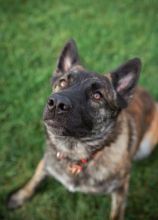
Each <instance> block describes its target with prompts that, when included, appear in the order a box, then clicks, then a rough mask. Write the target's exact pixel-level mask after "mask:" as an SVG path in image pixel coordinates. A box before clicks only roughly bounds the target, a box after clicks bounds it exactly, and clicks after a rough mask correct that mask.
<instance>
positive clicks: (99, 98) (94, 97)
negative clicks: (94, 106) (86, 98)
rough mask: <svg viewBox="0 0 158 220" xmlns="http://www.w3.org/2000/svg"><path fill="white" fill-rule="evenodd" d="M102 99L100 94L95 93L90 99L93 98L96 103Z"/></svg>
mask: <svg viewBox="0 0 158 220" xmlns="http://www.w3.org/2000/svg"><path fill="white" fill-rule="evenodd" d="M102 97H103V96H102V94H101V93H100V92H95V93H93V94H92V98H93V99H94V100H96V101H99V100H101V98H102Z"/></svg>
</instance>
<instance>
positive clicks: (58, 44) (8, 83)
mask: <svg viewBox="0 0 158 220" xmlns="http://www.w3.org/2000/svg"><path fill="white" fill-rule="evenodd" d="M157 12H158V1H157V0H151V1H149V0H142V1H133V0H126V1H121V0H116V1H108V0H100V1H99V0H98V1H92V0H85V1H82V0H78V1H73V0H68V1H65V2H64V1H57V0H47V1H42V0H32V1H31V0H21V1H20V0H15V1H11V0H5V1H4V0H0V62H1V64H0V103H1V105H0V109H1V111H0V123H1V126H0V129H1V132H0V134H1V137H0V220H21V219H23V220H101V219H108V215H109V209H110V198H108V197H105V198H104V196H91V195H83V194H80V193H77V194H71V193H69V192H67V190H66V189H64V187H63V186H61V184H59V183H58V182H56V181H55V180H53V179H49V180H48V181H47V182H46V183H45V184H43V185H42V186H41V188H40V190H39V192H38V193H37V195H36V196H35V197H34V198H33V199H32V200H31V201H30V202H28V203H26V205H25V206H23V207H22V208H20V209H18V210H16V211H8V210H7V209H6V207H5V200H6V197H7V195H8V193H9V192H10V191H11V190H13V189H14V188H16V187H18V186H20V185H21V184H23V183H24V182H25V181H26V179H28V178H29V177H31V175H32V173H33V171H34V169H35V167H36V165H37V163H38V161H39V160H40V158H41V157H42V155H43V151H44V145H45V137H44V132H43V125H42V111H43V107H44V105H45V101H46V99H47V97H48V96H49V94H50V91H51V86H50V78H51V74H52V71H53V69H54V68H55V64H56V59H57V57H58V54H59V51H60V49H61V48H62V46H63V44H64V43H65V42H66V41H67V40H68V39H69V38H71V37H73V38H74V39H75V40H76V41H77V43H78V48H79V50H80V54H81V57H82V59H83V60H84V63H86V66H87V68H89V69H90V70H95V71H97V72H100V73H105V72H108V71H109V70H111V69H114V68H115V67H117V66H118V65H119V64H121V63H122V62H124V61H125V60H127V59H129V58H132V57H134V56H138V57H140V58H141V59H142V63H143V68H142V75H141V79H140V84H141V85H143V86H144V87H145V88H146V89H147V90H149V91H150V93H151V94H152V95H153V97H154V98H155V99H157V100H158V73H157V69H158V68H157V67H158V49H157V39H158V26H157V21H158V13H157ZM126 219H127V220H157V219H158V149H157V150H156V151H155V152H154V153H153V154H152V155H151V156H150V158H148V159H146V160H144V161H142V162H139V163H134V166H133V170H132V177H131V185H130V191H129V202H128V207H127V214H126Z"/></svg>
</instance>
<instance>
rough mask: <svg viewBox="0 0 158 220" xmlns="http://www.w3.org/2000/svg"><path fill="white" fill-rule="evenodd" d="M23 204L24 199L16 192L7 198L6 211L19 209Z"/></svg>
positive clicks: (20, 193) (19, 192)
mask: <svg viewBox="0 0 158 220" xmlns="http://www.w3.org/2000/svg"><path fill="white" fill-rule="evenodd" d="M24 202H25V199H24V197H23V196H22V192H21V191H17V192H15V193H13V194H11V195H10V196H9V197H8V199H7V208H8V209H17V208H19V207H21V206H22V205H23V203H24Z"/></svg>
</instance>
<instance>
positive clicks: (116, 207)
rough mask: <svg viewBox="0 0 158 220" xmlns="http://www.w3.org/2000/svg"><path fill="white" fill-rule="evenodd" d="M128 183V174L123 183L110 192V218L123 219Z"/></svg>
mask: <svg viewBox="0 0 158 220" xmlns="http://www.w3.org/2000/svg"><path fill="white" fill-rule="evenodd" d="M128 185H129V176H127V177H126V179H125V180H124V182H123V185H122V186H121V187H120V188H118V189H116V190H115V191H114V192H112V207H111V218H110V220H124V214H125V207H126V199H127V192H128Z"/></svg>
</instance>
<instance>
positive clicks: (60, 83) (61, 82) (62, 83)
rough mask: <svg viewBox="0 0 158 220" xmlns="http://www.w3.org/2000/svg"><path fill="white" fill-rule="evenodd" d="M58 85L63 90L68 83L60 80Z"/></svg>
mask: <svg viewBox="0 0 158 220" xmlns="http://www.w3.org/2000/svg"><path fill="white" fill-rule="evenodd" d="M59 85H60V87H61V88H65V87H67V86H68V82H67V81H66V80H65V79H62V80H61V81H60V82H59Z"/></svg>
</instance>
